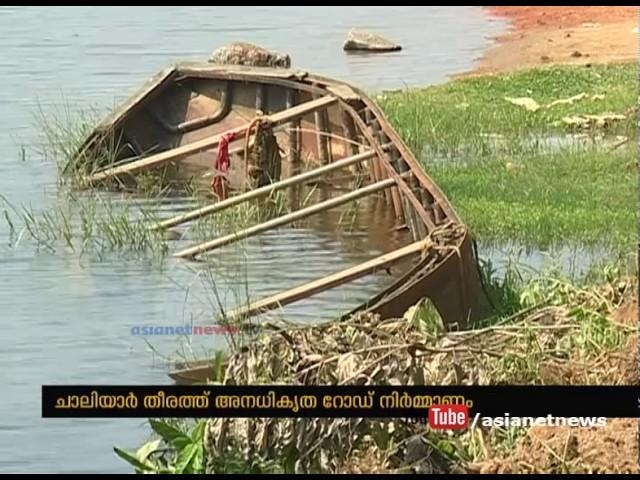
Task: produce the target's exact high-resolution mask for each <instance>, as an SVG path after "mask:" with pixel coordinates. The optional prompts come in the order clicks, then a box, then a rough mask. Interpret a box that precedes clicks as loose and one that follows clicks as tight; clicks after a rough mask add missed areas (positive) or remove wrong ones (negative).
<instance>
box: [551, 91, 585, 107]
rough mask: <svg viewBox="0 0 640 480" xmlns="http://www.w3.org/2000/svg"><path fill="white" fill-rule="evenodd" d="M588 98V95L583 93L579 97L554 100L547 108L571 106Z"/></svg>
mask: <svg viewBox="0 0 640 480" xmlns="http://www.w3.org/2000/svg"><path fill="white" fill-rule="evenodd" d="M586 96H587V94H586V93H584V92H582V93H579V94H578V95H574V96H573V97H569V98H561V99H559V100H554V101H553V102H551V103H550V104H549V105H547V107H546V108H551V107H555V106H556V105H571V104H572V103H574V102H578V101H580V100H582V99H583V98H585V97H586Z"/></svg>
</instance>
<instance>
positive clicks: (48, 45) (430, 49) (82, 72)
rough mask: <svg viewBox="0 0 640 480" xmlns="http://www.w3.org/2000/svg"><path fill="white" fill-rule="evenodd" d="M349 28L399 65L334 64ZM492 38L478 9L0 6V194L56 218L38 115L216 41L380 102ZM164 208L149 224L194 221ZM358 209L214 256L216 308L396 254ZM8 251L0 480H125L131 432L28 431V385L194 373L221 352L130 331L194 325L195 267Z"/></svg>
mask: <svg viewBox="0 0 640 480" xmlns="http://www.w3.org/2000/svg"><path fill="white" fill-rule="evenodd" d="M351 27H361V28H367V29H370V30H373V31H376V32H379V33H383V34H386V35H388V36H389V37H390V38H392V39H393V40H395V41H397V42H399V43H402V44H403V45H404V46H405V49H404V50H403V51H401V52H397V53H392V54H384V55H346V54H344V53H343V52H342V51H341V44H342V41H343V39H344V37H345V35H346V33H347V31H348V30H349V29H350V28H351ZM502 28H503V23H502V22H501V21H498V20H492V19H488V18H487V17H485V15H484V14H483V12H482V10H481V9H479V8H476V7H382V6H381V7H366V8H363V7H349V6H341V7H267V6H265V7H96V6H90V7H53V6H44V7H0V32H2V34H1V35H0V74H2V79H3V86H2V88H1V89H0V105H1V106H2V107H1V110H0V111H1V112H2V114H1V115H0V152H1V153H2V161H1V162H0V194H2V195H3V196H5V197H6V198H7V199H8V200H9V201H10V202H12V203H13V204H14V205H17V206H20V205H31V206H32V207H33V208H34V209H35V210H39V209H44V208H51V207H54V206H55V205H57V204H58V203H60V202H61V199H60V198H58V191H57V188H56V168H55V166H54V165H53V164H52V163H51V162H49V161H46V160H45V159H43V158H42V157H41V156H40V155H39V154H38V153H37V152H36V150H35V148H34V146H35V145H36V143H37V141H38V138H39V134H40V133H41V132H39V129H38V128H37V126H36V122H35V121H34V114H35V113H36V112H37V111H38V109H39V108H41V109H42V110H43V111H44V112H45V113H46V114H49V113H57V114H60V113H61V111H62V106H65V107H66V108H68V109H69V110H70V111H71V112H73V111H74V110H75V109H77V108H86V107H87V106H96V107H97V108H98V109H100V110H101V111H103V110H105V109H106V108H108V107H111V106H113V105H114V104H117V103H118V102H120V101H121V100H123V99H124V98H125V97H126V96H127V95H128V94H130V93H131V92H132V90H134V89H136V88H138V87H139V86H140V85H141V84H142V83H143V82H144V81H146V80H147V79H148V78H149V77H150V76H151V75H153V74H154V73H155V72H156V71H158V70H160V69H161V68H163V67H165V66H166V65H167V64H169V63H172V62H175V61H179V60H202V59H205V58H206V57H207V56H208V54H209V53H210V51H211V50H212V49H213V48H215V47H217V46H219V45H221V44H224V43H227V42H230V41H236V40H243V41H252V42H256V43H260V44H263V45H265V46H267V47H269V48H273V49H276V50H280V51H287V52H289V53H290V54H291V56H292V58H293V63H294V66H297V67H300V68H307V69H310V70H313V71H317V72H318V73H321V74H325V75H330V76H336V77H338V78H343V79H346V80H348V81H351V82H353V83H355V84H357V85H360V86H362V87H364V88H365V89H367V90H369V91H379V90H383V89H396V88H402V87H403V86H405V85H407V86H412V85H424V84H430V83H436V82H441V81H443V80H445V79H446V78H447V75H449V74H452V73H456V72H460V71H463V70H466V69H468V68H469V67H470V66H471V65H472V62H473V60H474V58H476V57H478V56H479V55H480V54H481V52H482V51H483V50H484V49H485V48H486V47H487V46H488V45H489V43H490V41H489V40H487V38H488V37H489V36H490V35H493V34H495V33H498V31H500V30H501V29H502ZM63 116H64V115H63ZM174 200H175V201H172V202H170V203H167V204H165V205H164V206H163V207H162V208H163V209H165V211H164V212H163V215H166V216H169V215H171V214H172V213H175V212H177V211H181V210H184V209H186V208H189V207H190V206H191V205H192V203H191V200H190V199H188V198H186V199H174ZM113 201H114V202H117V201H118V198H114V199H113ZM373 202H375V200H373ZM1 209H2V208H0V210H1ZM359 209H360V215H359V217H358V222H359V223H358V222H356V224H355V225H354V228H353V229H351V230H350V231H349V232H348V233H343V234H338V233H336V231H335V229H331V228H330V227H329V226H330V225H333V224H335V221H336V216H337V215H340V210H336V211H331V212H327V213H326V214H325V215H320V216H318V217H316V218H314V219H313V220H311V221H310V222H304V223H302V224H298V225H296V226H295V228H283V229H279V230H276V231H273V232H269V233H267V234H265V235H261V236H259V237H256V238H254V239H251V240H250V241H248V242H246V243H245V250H244V251H239V250H237V249H235V250H234V248H233V247H229V248H227V249H222V250H221V251H220V252H218V253H216V255H215V261H217V262H218V263H217V266H218V270H216V272H218V276H217V277H216V278H217V279H218V287H219V289H220V291H222V292H226V293H225V294H223V296H224V295H226V298H225V301H228V302H229V303H233V302H234V301H238V298H240V299H241V298H243V295H245V294H246V292H243V291H242V290H243V288H244V285H245V283H247V281H248V285H249V289H250V295H251V296H255V297H261V296H263V295H266V294H270V293H274V292H275V291H277V290H278V289H281V288H286V287H290V286H294V285H297V284H299V283H302V282H303V281H306V280H310V279H313V278H317V277H320V276H323V275H326V274H329V273H332V272H334V271H336V270H339V269H342V268H345V267H346V266H348V265H352V264H356V263H359V262H361V261H363V260H365V259H368V258H371V257H373V256H375V255H377V254H380V253H381V252H382V251H386V250H391V249H392V248H393V247H394V246H395V245H396V243H398V242H402V241H403V239H402V238H400V236H399V235H400V234H398V235H396V234H393V233H391V234H390V233H389V224H388V219H385V217H384V215H382V214H379V213H376V209H375V204H374V203H372V202H371V201H370V202H364V201H363V202H360V203H359ZM0 213H2V212H0ZM363 225H373V227H371V228H363ZM8 235H9V231H8V227H7V225H6V223H5V222H4V221H0V248H1V249H2V251H1V255H0V322H1V325H2V335H1V336H0V339H1V340H2V342H1V344H2V346H0V366H1V367H2V374H1V375H2V376H1V378H2V380H3V384H4V393H3V395H2V396H1V397H0V472H23V471H30V472H128V471H130V469H129V467H128V466H127V465H126V464H124V463H123V462H122V461H121V460H120V459H118V458H116V457H115V455H114V454H113V453H112V450H111V447H112V446H113V445H114V444H117V445H119V446H122V447H125V448H133V447H136V446H137V445H139V444H140V442H142V441H143V440H144V439H145V438H146V437H147V435H148V429H147V427H146V426H145V421H144V420H143V419H139V420H124V419H123V420H104V421H101V420H55V421H54V420H43V419H41V418H40V386H41V385H42V384H92V383H97V384H165V383H169V379H168V377H167V376H166V372H167V366H166V363H165V361H164V359H163V358H161V356H172V357H174V358H176V352H184V354H185V355H186V356H192V357H195V356H199V355H201V354H203V353H205V352H207V351H209V350H211V349H212V348H215V347H219V346H221V345H223V340H222V339H221V338H217V337H208V338H193V339H191V340H192V341H189V339H184V338H182V339H180V338H176V337H168V336H167V337H153V338H148V339H147V340H148V341H149V343H150V344H152V346H153V348H154V349H156V350H157V352H158V353H153V352H152V351H151V350H150V349H149V348H148V346H147V343H146V342H145V341H144V339H143V338H140V337H137V336H133V335H131V329H132V327H135V326H142V325H152V326H158V325H159V326H177V325H183V324H188V323H192V324H199V323H203V322H205V321H208V320H209V318H210V314H211V302H212V299H211V295H210V293H211V291H210V289H208V288H207V286H206V282H204V283H203V282H200V281H199V279H198V278H196V276H195V274H194V271H195V273H197V265H196V266H195V267H193V265H187V264H185V263H184V262H174V261H171V260H170V261H168V262H166V263H165V264H164V266H163V268H157V267H156V266H153V265H149V264H148V263H145V262H141V261H136V259H135V258H133V259H128V260H124V259H119V258H118V257H117V256H115V257H113V256H112V257H107V258H105V259H102V260H100V259H97V258H93V257H91V256H84V257H78V256H77V255H74V254H70V253H65V252H64V249H62V250H59V251H57V252H56V253H55V254H51V253H48V252H46V251H40V252H37V251H35V250H34V248H33V245H31V244H28V243H25V242H22V243H21V244H20V245H19V246H18V247H17V248H9V247H8V246H7V243H8ZM245 254H246V256H245ZM246 258H249V259H250V261H246ZM194 268H195V270H194ZM389 280H390V279H389V278H388V276H385V275H380V276H377V277H369V278H366V279H363V280H361V281H357V282H354V283H353V284H351V285H349V286H347V287H344V288H340V289H337V290H336V291H334V292H331V293H326V294H322V295H318V296H316V297H314V298H313V299H310V300H309V301H308V302H304V303H300V304H296V305H292V306H291V307H289V308H288V310H287V311H286V315H287V316H290V317H292V318H296V319H302V320H304V319H307V320H318V319H321V318H327V317H331V316H332V315H334V314H335V313H337V312H338V311H342V310H343V309H344V308H346V307H348V306H349V305H353V304H355V303H357V302H358V301H360V300H362V299H364V298H366V297H367V296H369V295H370V294H371V293H372V292H373V291H376V290H377V289H378V288H379V287H380V285H382V284H386V282H388V281H389ZM234 290H235V291H238V290H239V291H240V293H238V294H237V295H235V294H234V293H233V291H234Z"/></svg>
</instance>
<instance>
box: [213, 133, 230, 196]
mask: <svg viewBox="0 0 640 480" xmlns="http://www.w3.org/2000/svg"><path fill="white" fill-rule="evenodd" d="M235 137H236V133H234V132H231V133H227V134H226V135H224V136H223V137H222V138H221V139H220V143H219V144H218V155H217V156H216V162H215V164H214V166H213V168H214V172H213V179H212V180H211V188H212V189H213V192H214V193H215V194H216V195H217V196H218V198H219V199H220V200H223V199H224V198H225V197H226V188H225V181H226V175H227V172H228V171H229V166H230V165H231V161H230V160H229V142H231V141H232V140H233V139H234V138H235Z"/></svg>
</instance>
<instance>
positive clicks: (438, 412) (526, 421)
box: [413, 405, 607, 430]
mask: <svg viewBox="0 0 640 480" xmlns="http://www.w3.org/2000/svg"><path fill="white" fill-rule="evenodd" d="M413 421H414V422H416V421H417V422H418V423H428V425H429V426H430V427H431V428H432V429H434V430H463V429H466V428H469V427H470V428H472V429H473V428H477V427H485V428H488V427H501V428H509V427H543V426H546V427H605V426H606V425H607V419H606V417H555V416H553V415H547V416H546V417H512V416H511V415H509V414H508V413H505V414H504V415H503V416H500V417H484V416H482V414H481V413H480V412H476V413H475V415H474V416H473V419H470V417H469V408H468V407H467V406H466V405H433V406H431V407H430V408H429V416H428V419H427V422H425V421H424V419H419V420H416V419H414V420H413Z"/></svg>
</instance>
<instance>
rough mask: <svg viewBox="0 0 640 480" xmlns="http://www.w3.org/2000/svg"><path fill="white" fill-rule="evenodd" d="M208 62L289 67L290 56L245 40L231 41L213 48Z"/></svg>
mask: <svg viewBox="0 0 640 480" xmlns="http://www.w3.org/2000/svg"><path fill="white" fill-rule="evenodd" d="M209 62H210V63H217V64H222V65H246V66H250V67H276V68H290V67H291V57H290V56H289V55H288V54H286V53H285V54H281V53H277V52H271V51H269V50H267V49H265V48H262V47H260V46H258V45H254V44H252V43H246V42H236V43H231V44H229V45H226V46H224V47H220V48H218V49H217V50H214V52H213V53H212V54H211V56H210V57H209Z"/></svg>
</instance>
